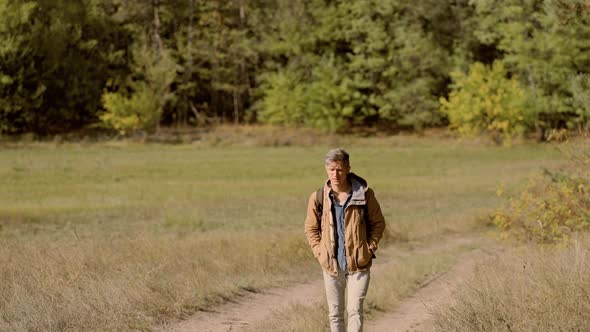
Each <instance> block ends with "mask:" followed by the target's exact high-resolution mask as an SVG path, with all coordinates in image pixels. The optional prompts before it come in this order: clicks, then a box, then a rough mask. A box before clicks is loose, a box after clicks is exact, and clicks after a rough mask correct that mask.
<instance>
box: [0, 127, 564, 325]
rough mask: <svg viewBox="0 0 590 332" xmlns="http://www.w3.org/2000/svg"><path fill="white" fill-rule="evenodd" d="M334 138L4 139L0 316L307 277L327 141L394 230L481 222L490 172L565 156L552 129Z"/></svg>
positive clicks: (168, 302)
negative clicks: (504, 136) (462, 136)
mask: <svg viewBox="0 0 590 332" xmlns="http://www.w3.org/2000/svg"><path fill="white" fill-rule="evenodd" d="M334 142H335V143H340V144H332V143H330V144H327V143H326V142H320V143H318V144H317V145H313V146H278V147H257V146H248V145H236V146H217V147H216V146H206V145H199V144H193V145H157V144H151V145H140V144H133V143H122V144H95V145H84V146H83V145H79V144H63V145H59V146H55V145H52V144H30V145H28V146H20V147H17V148H13V147H7V146H4V147H3V148H2V150H0V188H2V190H0V241H1V242H2V249H1V250H0V264H1V265H2V266H3V270H2V272H1V273H2V274H3V275H2V280H3V283H2V284H1V285H0V330H3V329H7V330H19V329H20V330H72V331H73V330H121V329H123V330H124V329H128V328H133V329H148V328H149V327H150V326H153V325H154V324H158V323H159V322H162V321H165V320H169V319H172V318H178V317H181V316H183V315H186V314H188V313H190V312H192V311H194V310H198V309H203V308H206V307H208V306H211V305H214V304H215V303H218V302H219V301H223V300H224V299H227V298H231V297H232V296H234V295H235V294H237V293H239V292H242V291H244V290H245V289H261V288H265V287H271V286H280V285H283V284H288V283H292V282H296V281H304V280H310V279H311V278H316V277H317V268H316V267H317V266H316V263H315V262H314V261H313V259H312V256H311V254H310V253H309V250H308V249H307V247H306V243H305V240H304V236H303V219H304V217H305V216H304V213H305V210H306V206H305V204H306V199H307V197H308V196H309V194H310V193H311V192H312V191H314V190H315V189H316V188H318V187H319V186H320V185H321V184H322V182H323V181H324V178H325V175H324V173H323V155H324V154H325V152H326V151H327V150H328V149H329V148H331V147H333V146H335V145H337V146H342V147H344V148H346V149H347V150H348V151H349V152H350V153H351V164H352V169H353V171H354V172H356V173H357V174H359V175H361V176H363V177H365V178H366V179H367V180H368V181H369V184H370V185H371V186H372V187H373V188H374V189H375V191H376V193H377V198H378V199H379V201H380V203H381V205H382V209H383V212H384V214H385V216H386V219H387V222H388V229H389V232H390V233H391V235H393V236H390V237H389V238H388V241H390V243H391V241H393V240H396V239H397V240H402V239H407V240H414V239H424V238H429V237H431V236H435V235H440V234H443V233H448V232H469V231H471V230H473V229H474V228H478V227H480V226H481V223H480V222H478V221H477V220H478V217H480V216H481V215H482V214H485V213H487V212H489V211H490V210H491V209H493V208H494V207H495V206H497V203H498V199H497V198H496V197H495V191H496V186H497V184H498V183H500V182H505V183H507V184H510V185H511V186H514V187H515V188H517V187H518V186H519V184H524V182H525V177H526V176H528V175H530V174H531V173H533V172H535V171H537V170H538V169H539V168H540V167H541V166H549V165H555V164H557V163H560V155H559V153H558V152H557V150H556V149H555V148H554V146H551V145H527V144H523V145H519V146H515V147H512V148H501V147H490V146H484V145H478V144H469V143H457V142H454V141H451V140H448V139H440V140H435V139H417V138H413V137H409V138H408V137H393V138H375V139H360V138H359V139H351V138H346V139H341V140H338V139H336V140H335V141H334ZM109 294H111V295H109ZM112 294H115V295H116V296H115V295H112ZM16 298H18V301H17V300H15V299H16ZM64 303H68V305H65V304H64ZM69 304H71V305H69ZM89 313H92V314H89ZM72 317H76V318H75V319H74V318H72Z"/></svg>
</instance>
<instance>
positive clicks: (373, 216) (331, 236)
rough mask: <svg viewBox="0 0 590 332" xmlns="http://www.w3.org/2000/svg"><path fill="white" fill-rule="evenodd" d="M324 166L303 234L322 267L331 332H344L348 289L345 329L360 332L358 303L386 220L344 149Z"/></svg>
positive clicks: (360, 304)
mask: <svg viewBox="0 0 590 332" xmlns="http://www.w3.org/2000/svg"><path fill="white" fill-rule="evenodd" d="M324 162H325V167H326V173H327V175H328V180H327V181H326V184H325V185H324V187H323V188H322V189H321V190H318V191H317V192H313V193H312V194H311V196H310V197H309V203H308V205H307V217H306V219H305V235H306V236H307V240H308V242H309V245H310V246H311V249H312V251H313V254H314V256H315V257H316V259H317V260H318V262H319V263H320V265H321V267H322V268H323V273H324V285H325V288H326V298H327V300H328V310H329V320H330V330H331V331H332V332H340V331H344V298H345V297H344V293H345V289H348V301H347V304H346V307H347V311H348V331H362V328H363V301H364V299H365V296H366V294H367V289H368V287H369V279H370V267H371V263H372V258H374V257H375V256H374V253H375V251H377V244H378V243H379V240H380V239H381V237H382V236H383V231H384V230H385V219H384V218H383V214H382V213H381V208H380V206H379V203H378V202H377V199H376V198H375V193H374V192H373V190H372V189H370V188H369V187H368V185H367V181H365V180H364V179H363V178H361V177H359V176H358V175H355V174H354V173H351V172H350V160H349V155H348V153H347V152H346V151H344V150H342V149H333V150H330V151H329V152H328V153H327V154H326V157H325V159H324ZM318 199H319V200H318Z"/></svg>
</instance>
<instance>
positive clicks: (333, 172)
mask: <svg viewBox="0 0 590 332" xmlns="http://www.w3.org/2000/svg"><path fill="white" fill-rule="evenodd" d="M349 172H350V166H345V165H344V162H342V161H333V162H331V163H329V164H327V165H326V173H327V174H328V179H330V183H331V184H332V185H336V186H339V185H341V184H344V183H346V181H347V179H346V178H347V176H348V173H349Z"/></svg>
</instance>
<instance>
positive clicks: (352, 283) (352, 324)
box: [346, 271, 371, 332]
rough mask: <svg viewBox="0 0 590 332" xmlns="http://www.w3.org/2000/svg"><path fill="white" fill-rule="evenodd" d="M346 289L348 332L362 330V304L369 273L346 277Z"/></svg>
mask: <svg viewBox="0 0 590 332" xmlns="http://www.w3.org/2000/svg"><path fill="white" fill-rule="evenodd" d="M346 279H347V284H348V285H347V288H348V301H347V302H348V303H347V304H346V307H347V310H348V332H360V331H362V330H363V302H364V301H365V297H366V296H367V290H368V289H369V280H370V279H371V273H370V272H369V271H365V272H355V273H351V274H349V275H347V276H346Z"/></svg>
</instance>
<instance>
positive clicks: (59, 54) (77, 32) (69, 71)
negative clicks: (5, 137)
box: [0, 0, 127, 134]
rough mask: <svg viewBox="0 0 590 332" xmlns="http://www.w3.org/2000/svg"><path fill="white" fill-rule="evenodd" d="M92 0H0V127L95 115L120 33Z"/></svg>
mask: <svg viewBox="0 0 590 332" xmlns="http://www.w3.org/2000/svg"><path fill="white" fill-rule="evenodd" d="M104 9H105V8H104V7H103V6H102V5H101V4H100V3H98V1H89V0H86V1H63V0H61V1H53V0H52V1H50V0H31V1H24V0H18V1H2V2H0V16H1V17H2V18H3V19H2V22H0V45H2V46H0V132H5V133H22V132H27V131H32V132H35V133H39V134H49V133H54V132H60V131H67V130H72V129H75V128H79V127H81V126H84V125H86V124H88V123H90V122H92V121H96V119H97V117H96V112H97V110H98V109H99V108H100V96H101V93H102V92H101V90H102V88H103V86H104V85H105V83H106V82H107V80H108V79H109V78H111V77H113V76H116V75H117V74H118V73H119V71H121V62H120V58H121V57H120V55H121V52H124V51H123V50H122V49H124V47H125V44H126V42H127V40H126V37H127V34H126V33H125V32H124V31H123V30H122V29H121V27H120V26H119V25H116V24H113V22H112V19H111V17H110V16H109V15H107V13H106V12H105V11H104Z"/></svg>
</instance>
